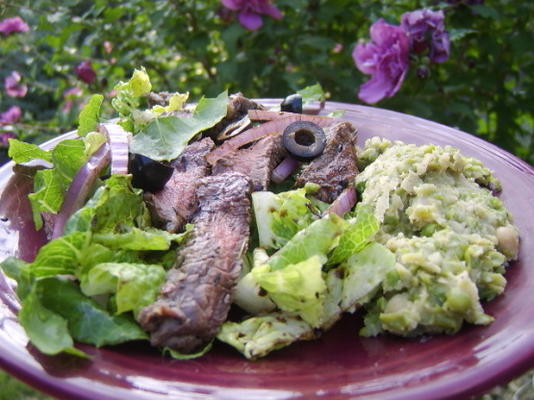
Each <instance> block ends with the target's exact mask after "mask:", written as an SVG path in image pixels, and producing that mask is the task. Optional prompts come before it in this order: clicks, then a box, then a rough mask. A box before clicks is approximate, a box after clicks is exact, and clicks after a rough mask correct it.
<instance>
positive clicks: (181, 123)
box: [130, 91, 228, 161]
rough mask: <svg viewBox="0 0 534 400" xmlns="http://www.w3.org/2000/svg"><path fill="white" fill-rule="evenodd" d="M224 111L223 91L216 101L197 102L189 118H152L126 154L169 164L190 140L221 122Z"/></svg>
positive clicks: (224, 93) (225, 102)
mask: <svg viewBox="0 0 534 400" xmlns="http://www.w3.org/2000/svg"><path fill="white" fill-rule="evenodd" d="M227 107H228V92H226V91H225V92H222V93H221V94H220V95H219V96H217V97H216V98H212V99H210V98H202V99H200V101H199V102H198V104H197V106H196V108H195V111H194V112H193V114H192V115H191V116H186V117H181V118H179V117H175V116H167V117H161V118H156V119H154V120H152V121H151V122H150V123H149V124H148V125H147V126H146V127H145V128H144V129H143V130H142V132H140V133H138V134H137V135H135V136H134V137H133V139H132V142H131V144H130V151H131V152H132V153H137V154H142V155H144V156H147V157H149V158H152V159H153V160H158V161H163V160H172V159H174V158H176V157H178V156H179V155H180V154H181V153H182V151H183V149H184V148H185V146H187V143H188V142H189V141H190V140H191V139H192V138H193V137H194V136H196V135H197V134H199V133H200V132H202V131H204V130H206V129H209V128H211V127H213V126H214V125H215V124H216V123H217V122H219V121H220V120H221V119H223V118H224V117H225V116H226V112H227Z"/></svg>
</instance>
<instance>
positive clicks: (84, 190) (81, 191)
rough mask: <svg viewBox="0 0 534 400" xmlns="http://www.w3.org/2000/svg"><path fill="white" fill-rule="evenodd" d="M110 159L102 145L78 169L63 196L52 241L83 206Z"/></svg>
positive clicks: (107, 151)
mask: <svg viewBox="0 0 534 400" xmlns="http://www.w3.org/2000/svg"><path fill="white" fill-rule="evenodd" d="M110 159H111V156H110V150H109V145H108V144H107V143H104V144H103V145H102V146H100V148H99V149H98V150H97V151H96V152H95V153H94V154H93V155H92V156H91V157H90V158H89V160H88V161H87V162H86V163H85V164H84V165H83V166H82V167H81V168H80V170H79V171H78V173H77V174H76V176H75V177H74V179H73V180H72V182H71V184H70V186H69V189H68V190H67V193H66V194H65V199H64V200H63V204H62V206H61V210H59V213H58V214H57V217H56V221H55V224H54V230H53V232H52V239H55V238H57V237H59V236H61V235H62V234H63V231H64V230H65V224H66V222H67V220H68V219H69V217H70V216H71V215H72V214H74V213H75V212H76V211H77V210H78V209H80V208H81V207H82V206H83V205H84V204H85V202H86V201H87V198H88V197H89V193H91V191H92V190H93V187H94V185H95V182H96V180H97V178H98V177H99V176H100V173H101V172H102V171H103V170H104V168H106V167H107V166H108V164H109V162H110Z"/></svg>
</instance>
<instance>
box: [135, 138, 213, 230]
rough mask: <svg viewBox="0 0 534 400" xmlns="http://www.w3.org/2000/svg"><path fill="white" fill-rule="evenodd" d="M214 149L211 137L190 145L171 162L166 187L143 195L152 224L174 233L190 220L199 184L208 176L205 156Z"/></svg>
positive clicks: (194, 207)
mask: <svg viewBox="0 0 534 400" xmlns="http://www.w3.org/2000/svg"><path fill="white" fill-rule="evenodd" d="M213 146H214V144H213V141H212V140H211V139H210V138H205V139H202V140H201V141H199V142H193V143H191V144H190V145H189V146H187V147H186V148H185V150H184V151H183V153H182V154H181V155H180V157H178V158H177V159H176V160H175V161H174V162H173V166H174V167H175V170H174V172H173V174H172V176H171V179H169V181H168V182H167V183H166V185H165V187H164V188H163V189H162V190H160V191H159V192H157V193H145V201H146V203H147V206H148V209H149V210H150V214H151V217H152V222H153V223H154V225H156V226H158V227H160V228H162V229H165V230H167V231H169V232H177V231H179V230H180V229H181V228H182V227H183V225H184V224H185V223H186V222H187V221H189V220H190V219H191V217H192V215H193V213H194V212H195V210H196V208H197V195H196V189H197V185H198V181H199V179H201V178H203V177H205V176H206V175H208V174H209V167H208V163H207V161H206V159H205V156H206V154H208V153H209V152H210V151H211V149H213Z"/></svg>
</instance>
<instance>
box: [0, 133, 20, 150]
mask: <svg viewBox="0 0 534 400" xmlns="http://www.w3.org/2000/svg"><path fill="white" fill-rule="evenodd" d="M15 136H16V135H15V133H14V132H0V147H7V146H8V145H9V139H13V138H14V137H15Z"/></svg>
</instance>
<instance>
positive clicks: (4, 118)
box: [0, 106, 22, 125]
mask: <svg viewBox="0 0 534 400" xmlns="http://www.w3.org/2000/svg"><path fill="white" fill-rule="evenodd" d="M21 116H22V110H21V109H20V107H18V106H11V107H9V108H8V109H7V111H4V112H3V113H0V125H9V124H14V123H15V122H17V121H18V120H19V119H20V117H21Z"/></svg>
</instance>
